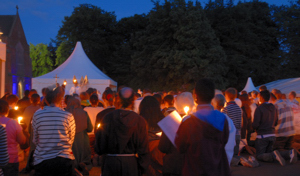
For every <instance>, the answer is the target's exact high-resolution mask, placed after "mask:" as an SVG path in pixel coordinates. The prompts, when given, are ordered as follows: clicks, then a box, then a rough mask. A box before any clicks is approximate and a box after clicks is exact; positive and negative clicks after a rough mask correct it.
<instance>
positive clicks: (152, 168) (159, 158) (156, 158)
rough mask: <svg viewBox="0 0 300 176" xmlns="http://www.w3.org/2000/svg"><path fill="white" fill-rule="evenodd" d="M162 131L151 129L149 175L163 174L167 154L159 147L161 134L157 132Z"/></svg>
mask: <svg viewBox="0 0 300 176" xmlns="http://www.w3.org/2000/svg"><path fill="white" fill-rule="evenodd" d="M158 132H161V131H160V130H149V131H148V138H149V152H150V158H151V159H150V165H149V168H148V171H147V175H149V176H161V175H162V169H163V158H164V156H165V154H164V153H162V152H161V151H160V150H159V149H158V144H159V138H160V137H159V136H157V134H156V133H158Z"/></svg>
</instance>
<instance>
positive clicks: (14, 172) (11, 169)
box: [2, 163, 19, 176]
mask: <svg viewBox="0 0 300 176" xmlns="http://www.w3.org/2000/svg"><path fill="white" fill-rule="evenodd" d="M2 171H3V173H4V175H5V176H6V175H9V176H18V175H19V163H8V164H7V165H6V166H5V167H3V168H2Z"/></svg>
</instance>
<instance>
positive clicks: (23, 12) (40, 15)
mask: <svg viewBox="0 0 300 176" xmlns="http://www.w3.org/2000/svg"><path fill="white" fill-rule="evenodd" d="M264 1H265V2H268V3H269V4H276V5H282V4H284V5H287V4H289V0H264ZM160 2H164V0H161V1H160ZM200 2H201V3H202V6H205V3H207V2H208V0H200ZM225 2H226V0H225ZM235 2H237V0H236V1H235ZM84 3H87V4H92V5H95V6H98V7H100V8H101V9H103V10H105V11H108V12H115V14H116V16H117V19H118V20H119V19H121V18H123V17H129V16H132V15H134V14H142V13H148V12H149V11H150V10H151V9H152V8H153V7H154V6H153V3H152V2H151V0H85V1H84V0H1V1H0V15H14V14H16V5H18V6H19V15H20V18H21V22H22V25H23V28H24V31H25V35H26V37H27V42H28V44H29V43H33V44H38V43H45V44H48V43H49V42H50V38H53V39H54V38H55V36H56V34H57V32H58V30H59V27H60V26H61V25H62V20H63V19H64V16H70V15H71V13H72V12H73V9H74V7H77V6H78V5H79V4H84Z"/></svg>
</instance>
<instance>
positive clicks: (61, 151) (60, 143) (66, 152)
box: [32, 106, 76, 165]
mask: <svg viewBox="0 0 300 176" xmlns="http://www.w3.org/2000/svg"><path fill="white" fill-rule="evenodd" d="M32 128H33V143H35V144H36V149H35V151H34V155H33V156H34V165H37V164H39V163H41V162H42V161H44V160H48V159H53V158H56V157H58V156H59V157H63V158H69V159H72V160H74V155H73V152H72V145H73V142H74V137H75V130H76V126H75V120H74V117H73V115H72V114H71V113H69V112H66V111H64V110H62V109H60V108H58V107H50V106H45V107H44V109H43V110H38V111H36V112H35V113H34V115H33V118H32Z"/></svg>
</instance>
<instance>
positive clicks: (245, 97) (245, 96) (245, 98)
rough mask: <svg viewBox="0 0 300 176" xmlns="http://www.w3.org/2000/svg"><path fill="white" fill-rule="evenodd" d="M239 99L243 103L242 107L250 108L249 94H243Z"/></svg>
mask: <svg viewBox="0 0 300 176" xmlns="http://www.w3.org/2000/svg"><path fill="white" fill-rule="evenodd" d="M239 99H240V100H241V101H242V107H248V106H250V99H249V97H248V94H242V95H240V96H239Z"/></svg>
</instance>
